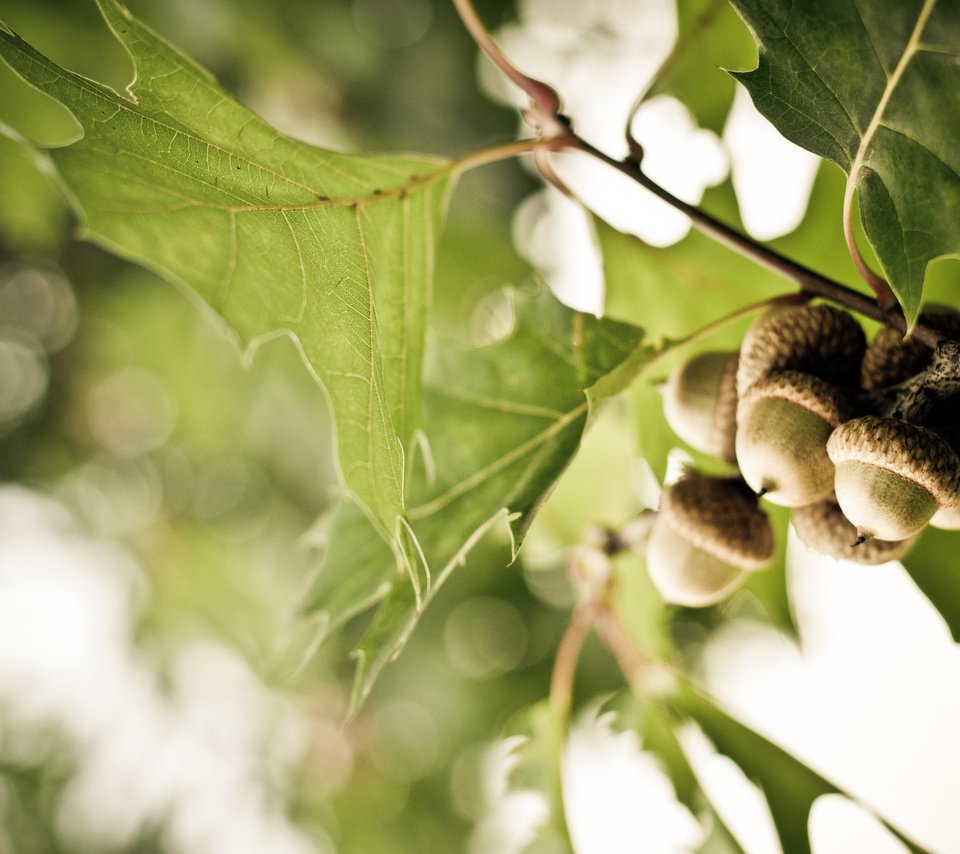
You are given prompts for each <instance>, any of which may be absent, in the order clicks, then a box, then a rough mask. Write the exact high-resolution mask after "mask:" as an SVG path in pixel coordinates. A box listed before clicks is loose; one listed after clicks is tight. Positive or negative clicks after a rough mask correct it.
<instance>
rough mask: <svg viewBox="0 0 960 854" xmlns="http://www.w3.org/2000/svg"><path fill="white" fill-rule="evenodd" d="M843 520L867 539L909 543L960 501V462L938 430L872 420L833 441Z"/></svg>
mask: <svg viewBox="0 0 960 854" xmlns="http://www.w3.org/2000/svg"><path fill="white" fill-rule="evenodd" d="M827 453H828V454H829V456H830V459H831V461H832V462H833V464H834V466H836V476H835V478H834V489H835V491H836V495H837V502H838V503H839V504H840V507H841V508H842V509H843V514H844V515H845V516H846V517H847V518H848V519H849V520H850V522H851V523H853V525H854V526H855V527H856V529H857V535H858V536H859V537H861V538H864V539H869V538H870V537H878V538H879V539H881V540H904V539H907V538H908V537H911V536H913V535H914V534H916V533H919V532H920V531H921V530H922V529H923V528H924V526H925V525H926V524H927V523H928V522H929V521H930V520H931V518H932V517H933V516H934V514H935V513H936V512H937V511H938V510H939V509H940V508H942V507H950V506H952V505H954V504H956V503H958V501H960V458H958V456H957V454H956V452H955V451H954V450H953V449H952V448H951V447H950V445H949V444H948V443H947V442H946V441H944V440H943V439H942V438H941V437H940V436H938V435H937V434H936V433H934V432H933V431H932V430H928V429H927V428H925V427H920V426H918V425H916V424H911V423H909V422H907V421H901V420H900V419H898V418H886V417H881V416H876V415H866V416H864V417H862V418H855V419H853V420H852V421H847V422H846V423H844V424H841V425H840V426H839V427H838V428H837V429H836V430H834V431H833V433H832V434H831V436H830V439H829V440H828V441H827Z"/></svg>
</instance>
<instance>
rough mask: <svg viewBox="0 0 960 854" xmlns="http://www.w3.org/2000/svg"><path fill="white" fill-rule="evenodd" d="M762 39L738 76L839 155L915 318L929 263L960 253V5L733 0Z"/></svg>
mask: <svg viewBox="0 0 960 854" xmlns="http://www.w3.org/2000/svg"><path fill="white" fill-rule="evenodd" d="M734 6H735V7H736V8H737V10H738V11H739V12H740V14H741V16H742V17H743V19H744V21H745V22H746V23H747V25H748V26H749V27H750V29H751V30H752V31H753V34H754V37H755V39H756V41H757V44H758V45H759V48H760V61H759V65H758V67H757V68H756V69H755V70H754V71H749V72H745V73H739V74H737V75H735V76H736V77H737V79H738V80H740V82H742V83H743V84H744V85H745V86H746V87H747V89H748V90H749V91H750V94H751V96H752V97H753V100H754V103H755V104H756V106H757V108H758V109H759V110H760V112H761V113H763V114H764V115H765V116H766V117H767V118H768V119H770V121H771V122H773V124H774V125H776V127H777V128H778V129H779V130H780V132H781V133H783V134H784V136H786V137H787V138H788V139H791V140H793V141H794V142H796V143H798V144H799V145H802V146H803V147H804V148H807V149H809V150H810V151H813V152H815V153H816V154H819V155H821V156H823V157H827V158H829V159H830V160H832V161H834V162H835V163H837V164H838V165H839V166H840V167H841V168H842V169H843V170H844V172H846V173H847V176H848V196H852V194H853V192H854V191H857V192H859V202H860V214H861V218H862V221H863V226H864V230H865V232H866V234H867V237H868V238H869V240H870V243H871V244H872V246H873V248H874V250H875V252H876V254H877V257H878V259H879V261H880V264H881V266H882V268H883V272H884V274H885V275H886V277H887V278H888V280H889V281H890V284H891V286H892V287H893V290H894V292H895V293H896V295H897V297H898V299H899V300H900V303H901V305H902V306H903V309H904V312H905V313H906V315H907V317H908V319H909V320H910V321H911V322H912V321H913V320H914V319H915V318H916V316H917V312H918V311H919V308H920V300H921V297H922V295H923V282H924V275H925V271H926V267H927V264H928V263H929V262H930V261H931V260H933V259H934V258H937V257H940V256H944V255H955V254H958V253H960V230H958V229H957V225H956V224H957V222H958V220H960V150H958V148H957V145H956V131H957V128H958V127H960V64H958V63H957V56H958V54H960V6H958V5H957V4H956V3H952V2H940V3H938V2H937V0H904V2H899V3H893V4H891V3H889V2H886V0H816V1H815V2H806V3H802V4H796V3H793V2H788V0H777V2H769V0H763V2H761V0H734Z"/></svg>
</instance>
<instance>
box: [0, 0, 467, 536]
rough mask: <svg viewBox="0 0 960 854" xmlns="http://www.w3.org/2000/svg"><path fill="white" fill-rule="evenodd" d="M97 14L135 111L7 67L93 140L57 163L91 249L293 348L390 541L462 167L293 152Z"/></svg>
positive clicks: (183, 69) (39, 69)
mask: <svg viewBox="0 0 960 854" xmlns="http://www.w3.org/2000/svg"><path fill="white" fill-rule="evenodd" d="M100 8H101V11H102V13H103V15H104V17H105V18H106V20H107V22H108V23H109V25H110V27H111V29H112V30H113V31H114V33H115V34H116V35H117V37H118V38H119V39H120V41H121V42H122V43H123V45H124V47H125V48H126V49H127V50H128V51H129V53H130V55H131V57H132V58H133V60H134V63H135V65H136V69H137V79H136V82H135V83H134V84H132V86H131V87H130V89H129V91H128V93H127V96H126V97H124V96H121V95H118V94H117V93H116V92H114V91H113V90H111V89H109V88H108V87H106V86H103V85H101V84H99V83H96V82H93V81H91V80H88V79H86V78H83V77H80V76H78V75H76V74H73V73H71V72H69V71H66V70H64V69H61V68H59V67H58V66H57V65H55V64H54V63H53V62H51V61H50V60H48V59H46V58H45V57H43V56H42V55H40V54H39V53H37V52H36V51H34V50H33V49H32V48H31V47H29V45H27V44H26V43H25V42H24V41H22V40H21V39H20V38H19V37H18V36H17V35H15V34H14V33H13V32H12V31H10V30H9V29H7V28H6V27H3V28H0V54H2V56H3V58H4V59H5V60H6V61H7V62H8V63H9V64H10V65H11V67H12V68H13V69H14V70H15V71H16V72H17V73H19V74H20V75H21V76H22V77H23V78H24V79H25V80H27V81H28V82H30V83H31V84H33V85H34V86H36V87H37V88H38V89H40V90H41V91H43V92H45V93H47V94H49V95H51V96H53V97H55V98H57V99H59V100H60V101H61V102H62V103H63V104H64V105H66V106H67V107H68V108H69V109H70V110H71V112H72V113H73V115H74V117H75V118H76V119H77V121H78V122H79V123H80V124H81V126H82V127H83V130H84V136H83V138H82V139H80V140H79V141H77V142H76V143H74V144H73V145H70V146H67V147H64V148H59V149H53V150H51V151H49V152H48V157H49V159H50V161H51V162H52V164H53V165H54V166H55V167H56V169H57V170H58V172H59V174H60V176H61V177H62V179H63V182H64V185H65V189H66V191H67V193H68V195H69V197H70V199H71V201H72V202H73V204H74V205H75V207H76V208H77V212H78V214H79V215H81V216H82V217H83V219H84V223H85V226H86V228H87V229H88V233H89V235H90V236H91V237H92V238H93V239H95V240H97V241H99V242H101V243H103V244H104V245H106V246H107V247H108V248H110V249H112V250H113V251H115V252H117V253H118V254H122V255H124V256H125V257H128V258H130V259H132V260H135V261H138V262H140V263H142V264H144V265H146V266H149V267H151V268H153V269H155V270H157V271H159V272H161V273H162V274H164V275H165V276H167V277H168V278H170V279H171V280H173V281H175V282H178V283H182V284H184V285H186V286H188V287H190V288H192V289H193V290H194V291H196V293H197V294H199V295H200V296H201V297H202V298H203V299H204V300H206V301H207V302H208V303H209V304H210V305H211V306H212V307H213V308H214V309H216V310H217V311H218V312H219V313H220V314H221V315H222V316H223V317H224V318H225V319H226V321H227V322H228V323H229V325H230V327H231V328H232V329H233V330H234V331H235V332H236V334H237V335H238V336H239V337H240V338H241V340H243V341H245V342H248V343H250V342H256V341H257V340H258V339H264V338H265V337H268V336H275V335H278V334H289V335H291V336H293V337H294V338H296V340H298V341H299V344H300V346H301V348H302V351H303V355H304V358H305V360H306V361H307V362H308V364H309V365H310V367H311V368H312V370H313V371H314V372H315V373H316V375H317V377H318V379H319V380H320V381H321V382H322V383H323V385H324V387H325V389H326V391H327V393H328V395H329V398H330V401H331V403H332V407H333V410H334V413H335V418H336V421H337V426H338V431H337V444H338V451H339V457H340V469H341V473H342V478H343V480H344V482H345V485H346V487H347V488H348V489H349V490H350V491H351V492H352V494H353V495H354V496H355V497H356V499H357V500H358V501H359V502H360V503H362V504H363V505H365V506H366V507H367V508H369V510H370V513H371V516H372V518H374V519H375V520H376V521H377V522H378V523H379V526H380V528H381V529H382V531H383V532H384V534H385V535H387V536H389V537H394V536H396V535H397V534H398V531H397V520H398V517H399V516H400V515H401V514H402V511H403V494H402V485H403V476H404V473H403V461H404V449H405V447H407V446H408V444H409V442H410V440H411V438H412V436H413V434H414V431H415V430H416V428H417V422H418V418H419V414H420V383H421V364H422V357H423V346H424V334H425V332H424V330H425V317H426V300H427V293H428V284H429V282H428V280H429V271H430V268H431V264H432V255H433V250H434V241H435V239H436V236H437V232H438V231H439V224H440V219H441V214H442V207H443V204H444V198H445V195H446V191H447V187H448V183H449V177H450V171H451V167H450V165H449V164H448V163H446V162H443V161H438V160H429V159H424V158H413V157H380V158H373V157H345V156H341V155H337V154H333V153H331V152H327V151H323V150H320V149H317V148H313V147H311V146H308V145H305V144H302V143H299V142H296V141H294V140H292V139H289V138H287V137H284V136H282V135H280V134H278V133H277V132H276V131H274V130H273V129H272V128H270V127H269V126H268V125H267V124H265V123H264V122H263V121H262V120H260V119H259V118H258V117H257V116H256V115H254V114H253V113H251V112H250V111H248V110H247V109H245V108H244V107H242V106H241V105H239V104H238V103H236V102H235V101H233V100H232V99H231V98H230V97H229V96H228V95H227V93H226V92H225V91H224V90H223V89H221V88H220V87H219V86H218V85H217V84H216V83H215V82H214V80H213V79H212V78H211V77H210V76H209V75H208V74H207V73H206V72H205V71H204V70H202V69H201V68H199V67H198V66H196V65H194V64H193V63H192V62H191V61H190V60H188V59H187V58H186V57H185V56H183V55H182V54H180V53H179V52H177V51H176V50H174V49H173V48H172V47H171V46H170V45H168V44H167V43H166V42H164V41H162V40H161V39H159V38H158V37H157V36H156V35H154V34H153V33H152V32H151V31H150V30H148V29H147V28H146V27H144V26H143V25H142V24H140V23H139V22H138V21H137V20H136V19H135V18H133V17H132V15H130V13H129V12H127V11H126V10H125V9H124V8H123V7H122V6H120V5H119V4H118V3H116V2H115V0H102V2H101V3H100Z"/></svg>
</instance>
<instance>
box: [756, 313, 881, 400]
mask: <svg viewBox="0 0 960 854" xmlns="http://www.w3.org/2000/svg"><path fill="white" fill-rule="evenodd" d="M865 348H866V337H865V336H864V334H863V329H862V328H861V327H860V324H859V323H857V321H856V320H854V318H853V317H852V316H851V315H849V314H848V313H847V312H845V311H841V310H840V309H837V308H833V307H832V306H829V305H822V304H817V305H800V306H791V307H789V308H779V309H774V310H773V311H769V312H767V313H766V314H764V315H762V316H761V317H760V318H758V319H757V321H756V323H754V324H753V326H751V327H750V329H748V330H747V334H746V335H745V336H744V339H743V343H742V345H741V346H740V364H739V367H738V368H737V393H738V394H739V396H740V397H743V395H744V393H745V392H746V390H747V389H748V388H749V387H750V386H751V385H753V383H755V382H756V381H757V380H759V379H761V378H763V377H765V376H769V375H770V374H772V373H776V372H779V371H803V372H804V373H808V374H813V375H814V376H816V377H819V378H820V379H822V380H826V381H827V382H829V383H831V384H832V385H835V386H840V387H847V386H850V387H853V386H855V385H856V384H857V381H858V379H859V366H860V360H861V358H862V357H863V351H864V349H865Z"/></svg>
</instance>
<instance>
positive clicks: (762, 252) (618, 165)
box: [453, 0, 942, 349]
mask: <svg viewBox="0 0 960 854" xmlns="http://www.w3.org/2000/svg"><path fill="white" fill-rule="evenodd" d="M453 4H454V6H455V7H456V10H457V12H458V14H459V15H460V18H461V20H462V21H463V23H464V26H466V28H467V30H468V31H469V32H470V35H471V36H472V37H473V39H474V41H476V43H477V45H478V46H479V47H480V49H481V50H482V51H483V52H484V53H485V54H486V55H487V56H488V57H489V58H490V60H491V61H492V62H493V63H494V64H496V66H497V67H498V68H500V69H501V70H502V71H503V73H504V74H506V75H507V77H508V78H509V79H510V80H512V81H513V82H514V83H515V84H516V85H517V86H519V87H520V88H521V89H522V90H523V91H524V92H526V93H527V95H529V96H530V107H529V108H528V109H527V110H525V111H524V116H525V118H526V119H527V120H528V121H529V122H530V123H531V124H532V125H533V126H534V127H535V128H536V129H537V131H538V133H539V134H540V138H541V139H542V141H543V142H544V145H545V147H549V149H550V150H555V151H556V150H567V151H579V152H582V153H584V154H589V155H590V156H592V157H595V158H596V159H598V160H600V161H601V162H603V163H606V164H607V165H608V166H611V167H613V168H614V169H616V170H617V171H618V172H621V173H622V174H624V175H626V176H627V177H628V178H630V179H632V180H634V181H636V182H637V183H638V184H640V186H641V187H643V188H644V189H646V190H648V191H649V192H651V193H653V194H654V195H655V196H656V197H657V198H659V199H660V200H661V201H664V202H666V203H667V204H668V205H670V206H671V207H672V208H674V209H676V210H678V211H680V212H681V213H682V214H685V215H686V216H687V217H689V218H690V221H691V222H692V223H693V226H694V228H696V229H698V230H699V231H701V232H703V233H704V234H706V235H708V236H709V237H712V238H713V239H714V240H716V241H717V242H719V243H722V244H723V245H724V246H727V247H729V248H730V249H733V250H734V251H735V252H738V253H739V254H740V255H743V256H744V257H745V258H749V259H750V260H752V261H754V262H755V263H757V264H759V265H760V266H762V267H765V268H767V269H768V270H772V271H773V272H774V273H777V274H778V275H780V276H783V277H784V278H787V279H789V280H790V281H792V282H794V283H795V284H796V285H797V286H798V287H799V289H800V291H801V292H803V293H806V294H809V295H811V296H818V297H823V298H824V299H828V300H830V301H831V302H835V303H837V304H838V305H841V306H844V307H845V308H847V309H849V310H850V311H855V312H857V313H858V314H862V315H863V316H864V317H869V318H872V319H873V320H877V321H879V322H880V323H884V324H886V325H887V326H891V327H893V328H894V329H896V330H898V331H899V332H900V333H901V334H903V335H904V336H906V335H907V334H908V333H910V334H912V336H913V337H914V338H916V339H917V340H918V341H920V342H921V343H923V344H926V345H927V346H928V347H930V348H933V349H935V348H936V347H937V345H938V344H939V343H940V341H941V339H942V336H941V335H940V333H939V332H937V331H936V330H935V329H932V328H930V327H929V326H926V325H924V324H919V323H918V324H917V325H916V326H915V327H914V328H913V330H912V332H911V331H910V327H909V324H908V323H907V320H906V318H905V317H904V315H903V311H902V310H901V309H900V308H899V306H897V305H896V303H895V301H893V304H889V305H888V302H890V300H888V299H887V297H886V292H885V291H884V290H883V288H880V287H879V286H878V285H877V286H876V287H877V288H878V290H877V294H878V296H879V297H880V300H879V301H878V300H876V299H871V298H870V297H868V296H866V295H864V294H862V293H860V292H859V291H855V290H853V289H852V288H848V287H847V286H846V285H842V284H840V282H836V281H834V280H833V279H830V278H827V277H826V276H823V275H821V274H820V273H816V272H814V271H813V270H811V269H810V268H809V267H804V266H803V265H802V264H798V263H797V262H796V261H792V260H790V259H789V258H786V257H785V256H783V255H781V254H780V253H779V252H776V251H774V250H773V249H770V248H769V247H767V246H764V245H763V244H761V243H758V242H757V241H755V240H753V239H752V238H750V237H747V235H745V234H742V233H741V232H739V231H737V230H736V229H734V228H731V227H730V226H728V225H726V224H725V223H722V222H720V221H719V220H717V219H714V218H713V217H712V216H710V214H708V213H706V212H705V211H703V210H701V209H700V208H698V207H697V206H696V205H691V204H689V203H687V202H685V201H683V200H682V199H679V198H677V197H676V196H675V195H673V193H671V192H669V191H668V190H666V189H664V188H663V187H661V186H660V185H659V184H657V183H656V182H655V181H653V180H652V179H651V178H649V177H648V176H647V175H646V174H645V173H644V171H643V170H642V169H641V167H640V164H639V162H638V160H637V159H636V158H634V157H631V156H628V157H627V158H626V159H624V160H617V159H616V158H614V157H611V156H610V155H609V154H606V153H605V152H603V151H600V149H598V148H596V147H595V146H593V145H591V144H590V143H589V142H587V141H586V140H585V139H583V138H582V137H580V136H579V135H578V134H577V133H575V132H574V130H573V127H572V126H571V123H570V120H569V119H568V118H567V117H566V116H565V115H563V113H562V112H561V111H560V98H559V96H558V95H557V92H556V90H555V89H553V88H552V87H551V86H549V85H548V84H546V83H544V82H542V81H540V80H536V79H534V78H532V77H529V76H527V75H526V74H523V73H522V72H521V71H519V70H518V69H517V67H516V66H515V65H513V63H512V62H510V60H509V59H508V58H507V56H506V55H505V54H504V53H503V51H501V50H500V47H499V46H498V45H497V43H496V42H495V41H494V40H493V37H492V36H491V35H490V33H489V32H488V31H487V29H486V27H485V26H484V24H483V22H482V21H481V20H480V18H479V16H478V15H477V13H476V10H475V9H474V8H473V5H472V4H471V0H453ZM628 136H629V133H628ZM635 153H636V154H637V155H639V154H640V152H639V151H637V152H635ZM545 160H546V157H545V155H544V153H539V155H538V157H537V162H538V165H539V166H541V167H542V166H543V163H544V161H545ZM544 174H545V177H546V178H547V179H548V180H550V181H551V182H553V181H554V180H557V179H556V176H555V175H554V173H553V171H552V170H550V171H546V172H545V173H544ZM559 186H560V188H561V189H562V190H566V188H565V187H564V186H563V185H562V183H560V184H559ZM855 260H856V258H855ZM871 284H875V283H871ZM883 285H886V282H883ZM887 292H889V286H887Z"/></svg>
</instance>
